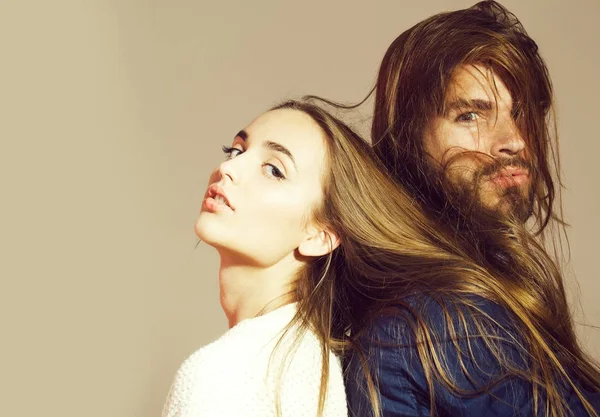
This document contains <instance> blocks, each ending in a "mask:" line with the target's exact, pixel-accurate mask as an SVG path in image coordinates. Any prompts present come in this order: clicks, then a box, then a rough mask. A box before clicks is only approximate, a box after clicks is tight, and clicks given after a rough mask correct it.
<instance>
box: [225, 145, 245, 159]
mask: <svg viewBox="0 0 600 417" xmlns="http://www.w3.org/2000/svg"><path fill="white" fill-rule="evenodd" d="M222 149H223V153H224V154H225V155H227V159H232V158H235V157H236V156H238V155H240V154H242V153H244V151H242V150H241V149H238V148H232V147H230V146H223V148H222Z"/></svg>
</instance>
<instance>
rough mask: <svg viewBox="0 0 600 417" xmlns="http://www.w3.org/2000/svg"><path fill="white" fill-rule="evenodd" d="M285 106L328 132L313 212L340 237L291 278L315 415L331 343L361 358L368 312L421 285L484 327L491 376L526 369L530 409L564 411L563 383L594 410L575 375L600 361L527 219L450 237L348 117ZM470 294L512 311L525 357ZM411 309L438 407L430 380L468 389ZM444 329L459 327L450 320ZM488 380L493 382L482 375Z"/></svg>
mask: <svg viewBox="0 0 600 417" xmlns="http://www.w3.org/2000/svg"><path fill="white" fill-rule="evenodd" d="M280 108H286V109H294V110H297V111H302V112H304V113H305V114H307V115H309V116H310V117H311V118H312V119H313V120H314V121H315V122H316V123H317V124H318V125H319V126H320V128H321V129H322V130H323V132H324V135H325V137H326V138H327V151H328V152H327V154H328V158H327V167H326V174H325V178H324V183H323V191H324V195H325V198H324V201H323V204H322V205H321V206H320V207H318V208H317V209H316V210H315V212H314V213H313V216H314V220H315V221H317V222H320V223H322V224H323V225H326V226H327V227H329V228H331V229H333V230H334V231H335V232H336V233H337V234H338V235H339V237H340V239H341V245H340V246H339V247H338V248H337V249H335V250H334V251H333V252H332V253H331V254H329V255H327V256H323V257H321V258H317V259H312V260H307V263H306V267H305V268H304V269H303V270H302V271H301V273H300V274H299V276H298V279H297V280H296V284H295V298H296V301H297V302H298V312H297V314H296V317H295V319H294V320H293V322H292V324H291V325H294V324H300V328H301V329H304V331H306V330H308V329H310V330H311V331H313V332H314V333H315V334H316V335H317V337H318V338H319V339H320V341H321V342H322V356H323V362H322V364H323V365H322V376H321V390H320V395H319V415H321V414H322V411H323V407H324V403H325V398H326V395H327V392H326V391H327V384H326V382H327V380H328V370H329V354H330V352H334V353H337V354H339V355H342V356H343V355H346V354H347V353H348V352H350V351H353V352H354V353H355V354H358V355H359V356H361V357H363V359H364V358H365V357H366V353H365V352H364V351H363V350H362V347H361V345H360V343H359V340H358V339H359V338H360V337H361V336H362V334H363V332H364V331H365V329H366V328H368V326H369V325H370V323H371V321H372V319H374V318H376V317H378V316H381V315H382V314H384V311H389V310H390V309H391V310H393V311H395V312H400V313H402V312H406V311H407V310H408V309H410V306H409V305H408V304H407V303H406V301H405V300H407V299H408V298H409V297H412V296H418V295H429V296H431V297H434V298H435V299H438V300H439V299H451V300H454V301H453V304H454V305H453V309H455V310H456V312H457V315H458V317H459V318H460V319H464V318H465V317H466V316H469V317H471V318H472V319H473V320H474V321H475V328H476V329H479V331H478V332H476V333H475V334H473V335H471V336H476V337H479V338H481V339H482V340H483V341H484V343H485V344H486V346H488V348H489V350H490V351H491V352H492V354H493V355H494V357H495V358H496V360H497V361H498V363H499V364H501V365H502V369H503V373H502V374H501V375H498V376H497V381H496V382H500V381H502V380H503V379H504V378H507V377H519V378H522V379H525V380H526V381H529V382H530V383H531V385H532V393H533V401H534V404H535V406H534V408H535V410H538V409H540V407H541V402H542V399H545V400H544V402H545V408H546V410H547V413H548V415H557V416H563V415H566V414H567V408H566V403H565V400H564V398H562V396H561V387H562V386H563V385H566V386H568V387H570V388H572V390H573V391H574V392H575V393H576V395H577V396H578V397H579V399H580V400H581V402H582V404H584V407H585V408H586V409H587V410H588V412H589V414H590V415H596V413H595V412H594V410H593V409H592V407H591V405H590V404H589V403H588V401H587V400H586V398H585V397H584V395H583V394H582V392H581V390H580V386H581V385H583V386H585V387H586V388H590V389H593V390H600V372H599V370H598V367H597V365H596V364H595V363H594V362H593V361H592V360H591V359H589V358H588V357H586V356H585V355H584V354H583V352H582V350H581V348H580V346H579V344H578V342H577V339H576V337H575V332H574V330H573V322H572V317H571V315H570V312H569V308H568V305H567V302H566V298H565V295H564V289H563V284H562V275H561V272H560V270H559V269H558V268H557V267H556V264H555V263H554V262H553V260H552V259H551V258H550V257H549V256H548V254H547V253H546V251H545V250H544V248H543V247H542V246H541V245H540V244H539V243H538V242H537V241H536V239H534V237H533V236H532V235H531V233H529V232H528V231H527V230H526V229H525V227H524V226H523V225H522V224H519V223H512V222H508V221H506V220H503V219H500V218H498V219H494V218H490V219H487V220H486V224H485V227H481V228H480V229H477V230H475V231H473V235H474V236H475V237H476V238H477V242H478V244H475V243H473V242H469V241H465V240H457V239H456V236H455V230H454V229H453V228H452V227H450V226H448V225H444V224H440V223H439V222H437V221H436V220H435V219H432V218H430V217H429V216H428V215H427V214H426V213H424V212H423V211H422V209H421V206H420V204H419V203H418V202H416V201H415V199H414V196H413V195H412V194H411V193H410V192H409V191H407V190H406V189H405V187H404V186H403V185H401V184H399V183H398V182H397V181H396V180H395V179H394V177H393V176H392V175H390V174H389V173H388V172H387V171H386V170H385V169H384V168H383V167H382V166H381V162H380V160H379V159H378V157H377V155H376V154H375V152H374V151H373V149H372V148H371V147H370V146H369V145H368V144H367V142H365V141H364V140H363V139H362V138H361V137H360V136H358V135H357V134H356V133H355V132H354V131H353V130H352V129H350V128H349V127H348V126H347V125H346V124H344V123H342V122H341V121H340V120H338V119H336V118H335V117H333V116H332V115H331V114H329V113H328V112H327V111H325V110H323V109H322V108H321V107H319V106H316V105H315V104H312V103H311V102H309V101H288V102H285V103H283V104H281V105H279V106H276V107H275V108H274V109H280ZM483 243H485V244H483ZM489 253H496V254H501V255H502V256H501V259H502V262H496V261H490V257H489ZM470 295H477V296H480V297H483V298H484V299H486V300H490V301H492V302H494V303H496V304H498V305H499V306H500V307H502V308H504V309H505V310H506V311H508V312H510V313H511V315H512V317H513V319H514V320H513V321H514V325H512V326H511V328H510V329H506V331H507V332H509V333H511V332H512V333H516V335H515V336H516V337H515V340H518V343H519V344H520V351H522V352H526V355H527V358H526V363H528V364H530V366H529V367H526V368H524V369H523V368H522V367H518V366H516V365H515V364H514V363H511V362H510V361H508V360H507V359H506V358H505V357H504V355H503V353H502V350H503V349H502V346H501V345H500V344H501V343H500V341H499V340H498V339H497V338H496V335H494V334H493V333H488V332H487V331H486V330H485V329H490V328H497V327H498V326H500V327H502V326H501V325H500V324H498V323H497V321H496V320H495V318H494V317H490V316H489V315H488V314H487V313H486V312H485V311H482V310H481V309H480V308H479V307H478V306H477V305H476V303H473V302H472V300H471V299H470V298H469V296H470ZM407 319H408V320H412V323H413V324H414V326H412V328H413V331H414V332H415V338H416V340H417V353H418V356H419V360H420V361H421V363H422V365H423V367H424V368H425V369H426V372H425V375H426V379H427V383H428V385H429V387H430V403H431V415H432V416H433V415H434V413H435V404H434V390H433V386H434V383H436V381H437V382H441V383H442V384H444V385H445V386H447V387H448V388H449V389H450V390H453V391H454V392H456V393H457V395H465V393H464V391H461V390H460V388H459V387H458V386H457V384H456V383H455V381H453V380H452V377H451V376H450V372H449V369H448V368H447V365H446V362H445V360H444V358H443V357H441V356H443V352H440V349H439V346H438V345H436V343H435V340H437V339H439V338H440V335H439V334H436V331H437V330H436V329H433V328H431V327H429V326H427V325H426V320H424V317H422V316H420V313H419V311H418V310H414V309H413V310H411V311H410V314H409V315H407ZM448 326H450V327H451V324H449V325H448ZM445 331H447V334H449V335H451V336H452V335H456V329H453V328H448V329H445ZM453 341H455V342H456V340H454V339H453ZM524 354H525V353H524ZM467 356H468V355H467ZM464 360H468V358H463V357H462V356H459V361H460V364H461V365H464V363H463V361H464ZM363 365H364V367H365V370H366V371H367V372H366V376H367V385H368V389H369V393H370V396H371V400H372V405H373V411H374V413H375V415H378V414H379V412H380V410H379V403H378V399H377V392H376V381H375V380H374V378H373V375H372V374H371V372H370V371H369V369H368V366H367V361H366V360H364V361H363ZM491 385H493V383H492V384H491ZM486 389H489V386H488V387H482V390H484V391H485V390H486Z"/></svg>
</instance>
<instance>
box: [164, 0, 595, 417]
mask: <svg viewBox="0 0 600 417" xmlns="http://www.w3.org/2000/svg"><path fill="white" fill-rule="evenodd" d="M375 94H376V95H375V111H374V119H373V126H372V138H371V140H372V147H371V146H370V145H368V144H367V142H365V141H364V140H363V139H362V138H360V137H359V136H358V135H357V134H356V133H354V132H353V131H352V130H351V129H350V128H349V127H348V126H347V125H345V124H344V123H342V122H341V121H339V120H338V119H336V118H335V117H333V116H331V115H330V114H329V113H328V112H326V111H325V110H323V108H322V107H321V106H317V105H316V104H314V102H315V100H303V101H288V102H285V103H283V104H281V105H279V106H276V107H275V108H273V109H271V110H269V111H268V112H266V113H264V114H263V115H261V116H259V117H258V118H257V119H255V120H254V121H253V122H252V123H251V124H250V125H249V126H247V127H245V128H244V129H243V130H241V131H240V132H239V133H238V134H237V135H236V136H235V138H234V140H233V143H232V144H231V145H230V146H225V147H224V148H223V150H224V152H225V154H226V159H225V161H224V162H222V163H221V164H220V165H219V166H218V167H217V168H216V169H215V171H214V172H213V173H212V175H211V177H210V179H209V187H208V190H207V191H206V195H205V198H204V200H203V203H202V208H201V212H200V215H199V218H198V221H197V223H196V233H197V235H198V237H199V238H200V239H201V240H202V241H204V242H206V243H208V244H209V245H211V246H213V247H215V248H216V249H217V251H218V253H219V255H220V258H221V267H220V272H219V283H220V291H221V305H222V307H223V310H224V311H225V314H226V315H227V318H228V320H229V327H230V330H229V331H228V332H227V333H225V334H224V335H223V336H222V337H221V338H219V339H218V340H217V341H215V342H213V343H211V344H209V345H208V346H206V347H204V348H202V349H200V350H199V351H197V352H196V353H194V354H193V355H192V356H191V357H190V358H188V359H187V360H186V361H185V362H184V364H183V365H182V367H181V368H180V370H179V372H178V373H177V376H176V378H175V381H174V383H173V385H172V387H171V391H170V393H169V396H168V398H167V404H166V406H165V409H164V413H163V415H164V416H165V417H175V416H179V417H184V416H232V417H233V416H236V417H241V416H252V417H254V416H256V417H265V416H282V417H289V416H298V417H302V416H307V417H309V416H310V417H313V416H326V417H337V416H356V417H363V416H386V417H387V416H434V415H441V416H450V415H470V416H491V415H497V416H509V415H510V416H512V415H523V416H529V415H536V416H537V415H539V416H542V415H548V416H567V415H596V416H597V415H598V413H600V394H599V393H598V392H599V391H600V372H599V370H598V367H597V365H596V364H595V363H594V362H593V361H592V360H591V359H590V358H588V357H587V356H586V355H585V354H584V353H583V352H582V349H581V347H580V345H579V343H578V342H577V340H576V337H575V331H574V326H573V320H572V317H571V314H570V310H569V307H568V305H567V301H566V297H565V292H564V287H563V278H562V275H561V271H560V267H559V266H558V264H557V262H556V261H555V260H553V257H551V256H550V255H549V254H548V253H547V251H548V249H547V248H545V246H544V244H543V243H542V242H541V238H540V237H543V236H544V235H546V234H547V233H545V232H546V231H547V230H549V229H550V226H551V224H552V223H559V224H560V222H561V219H560V217H559V216H558V215H557V214H556V211H555V200H556V195H557V193H558V189H557V188H556V187H558V186H559V185H560V182H559V181H558V179H557V177H556V173H555V172H554V171H553V166H552V164H553V162H554V160H555V156H556V155H555V154H554V153H553V152H554V151H555V147H554V146H553V145H554V142H553V141H552V140H551V133H552V129H551V126H550V122H549V116H550V115H551V112H552V87H551V83H550V79H549V76H548V72H547V69H546V66H545V64H544V62H543V61H542V59H541V57H540V56H539V54H538V51H537V46H536V44H535V43H534V42H533V40H532V39H531V38H529V37H528V36H527V34H526V33H525V31H524V29H523V27H522V26H521V25H520V23H519V22H518V20H517V19H516V18H515V17H514V15H512V14H510V13H509V12H508V11H507V10H506V9H505V8H503V7H502V6H500V5H498V4H497V3H495V2H488V1H486V2H482V3H478V4H476V5H475V6H473V7H471V8H469V9H466V10H460V11H456V12H450V13H444V14H440V15H436V16H433V17H431V18H429V19H427V20H425V21H423V22H420V23H418V24H417V25H415V26H414V27H412V28H411V29H409V30H407V31H406V32H404V33H403V34H401V35H400V36H399V37H398V38H397V39H396V40H395V41H394V42H393V43H392V45H391V46H390V47H389V49H388V51H387V53H386V55H385V57H384V59H383V62H382V65H381V68H380V71H379V76H378V80H377V85H376V92H375ZM323 101H325V100H323ZM328 103H329V104H333V105H335V104H334V103H331V102H328ZM339 107H343V106H339Z"/></svg>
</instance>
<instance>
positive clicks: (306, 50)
mask: <svg viewBox="0 0 600 417" xmlns="http://www.w3.org/2000/svg"><path fill="white" fill-rule="evenodd" d="M470 4H471V2H470V1H458V0H456V1H442V0H438V1H433V0H432V1H422V0H419V1H398V0H394V1H392V0H390V1H376V2H367V1H356V2H349V1H346V0H335V1H333V0H330V1H324V0H303V1H294V2H287V1H267V0H256V1H242V0H239V1H223V2H216V1H212V2H208V1H191V0H188V1H186V0H169V1H167V0H153V1H150V0H145V1H143V0H137V1H135V0H129V1H127V0H104V1H102V0H96V1H75V0H72V1H67V0H57V1H52V2H50V1H37V2H36V1H32V2H28V1H23V0H19V1H17V0H14V1H13V0H8V1H7V0H3V1H1V2H0V139H1V151H0V184H1V188H0V190H1V203H0V207H1V216H0V233H1V235H0V236H1V239H0V242H1V247H0V250H1V254H2V255H1V256H2V260H1V262H0V277H1V278H2V281H1V282H2V286H1V288H2V289H1V291H0V306H1V307H0V309H1V310H0V320H1V322H0V325H1V329H2V354H1V356H0V358H1V359H0V361H1V362H0V381H1V386H0V389H1V391H0V392H1V398H2V407H1V408H2V411H1V412H0V413H1V414H2V415H7V416H8V415H11V416H34V415H44V416H59V415H61V416H86V417H93V416H114V417H117V416H123V417H125V416H151V415H158V414H159V413H160V411H161V407H162V404H163V401H164V398H165V395H166V393H167V390H168V388H169V385H170V383H171V380H172V377H173V374H174V372H175V370H176V368H177V366H178V365H179V363H180V362H181V361H182V360H183V359H184V358H185V357H186V356H187V355H189V354H190V353H191V352H192V351H193V350H195V349H196V348H198V347H200V346H201V345H203V344H205V343H207V342H209V341H211V340H213V339H214V338H215V337H217V336H218V335H219V334H220V333H221V332H223V331H224V330H225V320H224V318H223V316H222V314H221V310H220V307H219V304H218V294H217V285H216V272H217V258H216V254H215V253H214V252H213V251H212V250H211V248H208V247H204V246H202V245H201V246H199V247H198V249H196V250H194V245H195V242H196V240H195V237H194V234H193V231H192V225H193V223H194V220H195V217H196V214H197V212H198V208H199V204H200V201H201V195H202V194H203V192H204V187H205V181H206V177H207V173H208V172H209V170H210V169H211V168H212V167H213V166H214V165H215V164H216V163H217V162H218V161H220V160H221V158H222V154H221V153H220V146H221V145H222V144H225V143H228V142H229V141H230V139H231V138H232V136H233V134H234V133H235V132H237V131H238V130H239V129H240V128H241V127H243V126H244V125H245V124H246V123H248V122H249V121H250V120H251V119H252V118H253V117H254V116H256V115H257V114H258V113H260V112H261V111H263V110H264V109H266V108H267V107H269V106H270V105H272V104H274V103H275V102H277V101H279V100H280V99H282V98H284V97H292V96H296V95H299V94H304V93H315V94H321V95H325V96H328V97H331V98H335V99H340V100H346V101H355V100H358V99H360V98H362V97H363V95H364V94H365V93H366V92H367V91H368V90H369V88H370V87H371V85H372V83H373V81H374V79H375V74H376V70H377V67H378V65H379V61H380V59H381V58H382V56H383V53H384V51H385V49H386V48H387V46H388V44H389V43H390V42H391V41H392V40H393V39H394V38H395V37H396V36H397V35H398V34H399V33H400V32H401V31H403V30H405V29H406V28H408V27H409V26H411V25H412V24H414V23H416V22H417V21H418V20H420V19H422V18H425V17H427V16H429V15H431V14H433V13H436V12H439V11H443V10H449V9H455V8H462V7H465V6H468V5H470ZM506 5H507V6H508V7H509V8H511V9H512V10H513V11H514V12H516V13H517V15H518V16H519V17H520V18H521V20H522V21H523V22H524V24H525V25H526V28H527V29H528V30H529V32H530V34H531V35H532V36H533V37H534V38H535V39H536V40H537V41H538V43H539V45H540V48H541V51H542V53H543V56H544V57H545V58H546V60H547V62H548V65H549V67H550V70H551V74H552V77H553V80H554V83H555V86H556V91H557V98H558V112H559V123H560V125H559V126H560V133H561V135H562V145H561V147H562V156H563V163H564V165H563V169H564V173H565V179H566V185H567V186H568V188H569V191H568V192H567V193H565V208H566V214H567V217H568V219H569V220H570V221H571V224H572V229H571V231H570V237H571V249H572V267H573V270H574V271H575V272H576V274H577V277H578V282H579V287H580V291H579V292H580V295H581V296H580V298H579V299H580V304H581V308H579V310H583V312H584V313H585V317H584V318H582V316H581V315H580V316H579V320H580V321H581V320H585V321H586V322H587V323H589V324H594V325H600V298H599V297H598V291H599V290H600V282H598V279H597V278H598V272H597V271H598V266H597V259H598V255H597V254H596V247H597V245H596V239H597V237H598V236H599V235H600V220H599V219H598V214H599V212H600V210H599V209H600V189H599V188H600V187H598V181H599V180H600V175H599V174H598V162H597V160H598V155H599V154H600V139H599V137H598V126H597V125H598V120H599V111H600V106H599V105H598V102H599V96H600V83H599V81H598V74H600V58H599V56H598V41H599V40H600V25H598V22H599V21H600V3H599V2H598V0H576V1H570V2H564V1H560V0H551V1H549V0H535V1H533V0H528V1H520V0H511V1H507V2H506ZM571 287H572V288H574V285H572V284H571ZM580 330H581V334H582V337H583V338H584V343H585V345H586V346H587V347H588V349H589V350H590V351H591V352H593V354H594V355H595V357H597V358H600V331H599V330H593V329H591V328H580Z"/></svg>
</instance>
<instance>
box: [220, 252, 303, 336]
mask: <svg viewBox="0 0 600 417" xmlns="http://www.w3.org/2000/svg"><path fill="white" fill-rule="evenodd" d="M298 270H299V265H298V262H297V261H296V260H295V259H293V260H288V259H283V260H282V261H280V262H278V263H277V264H275V265H271V266H267V267H265V266H260V265H250V264H248V263H247V262H239V260H236V259H235V258H232V257H229V256H224V255H223V254H221V267H220V269H219V288H220V293H221V307H222V308H223V311H224V312H225V315H226V316H227V320H228V321H229V328H232V327H233V326H235V325H236V324H238V323H239V322H241V321H242V320H245V319H249V318H253V317H257V316H260V315H263V314H266V313H268V312H270V311H273V310H275V309H277V308H279V307H281V306H283V305H285V304H289V303H290V302H292V301H294V294H293V285H292V284H293V280H294V278H295V275H296V273H297V271H298Z"/></svg>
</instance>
